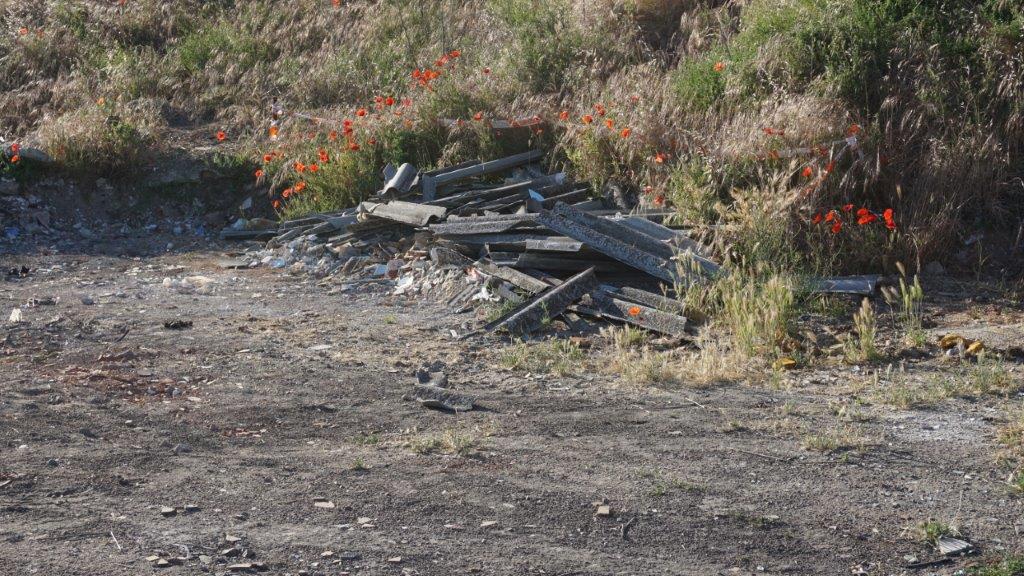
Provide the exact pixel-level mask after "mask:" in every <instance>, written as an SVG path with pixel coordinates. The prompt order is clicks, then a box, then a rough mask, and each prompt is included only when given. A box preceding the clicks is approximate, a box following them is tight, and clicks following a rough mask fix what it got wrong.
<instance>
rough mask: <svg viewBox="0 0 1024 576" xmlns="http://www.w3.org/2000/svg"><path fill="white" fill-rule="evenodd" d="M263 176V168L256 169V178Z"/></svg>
mask: <svg viewBox="0 0 1024 576" xmlns="http://www.w3.org/2000/svg"><path fill="white" fill-rule="evenodd" d="M260 178H263V170H256V179H257V180H259V179H260Z"/></svg>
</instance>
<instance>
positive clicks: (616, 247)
mask: <svg viewBox="0 0 1024 576" xmlns="http://www.w3.org/2000/svg"><path fill="white" fill-rule="evenodd" d="M537 221H538V222H540V223H541V224H543V225H544V226H547V227H548V228H550V229H551V230H553V231H555V232H558V233H560V234H563V235H565V236H568V237H570V238H573V239H575V240H579V241H580V242H583V243H584V244H586V245H587V246H589V247H590V248H592V249H594V250H596V251H598V252H600V253H602V254H605V255H607V256H609V257H611V258H614V259H615V260H618V261H619V262H622V263H623V264H626V265H627V266H631V267H633V268H636V269H637V270H641V271H643V272H646V273H648V274H650V275H651V276H654V277H655V278H658V279H661V280H664V281H666V282H672V283H675V282H679V281H680V280H681V278H680V277H679V274H678V273H677V272H676V270H675V263H674V262H672V261H671V260H668V259H666V258H663V257H661V256H657V255H654V254H651V253H649V252H645V251H643V250H641V249H639V248H637V247H635V246H631V245H629V244H627V243H625V242H623V241H622V240H618V239H616V238H612V237H611V236H608V235H606V234H602V233H600V232H598V231H597V230H594V229H593V228H591V227H589V226H586V225H584V224H580V223H578V222H574V221H572V220H569V219H567V218H565V217H563V216H560V215H558V214H555V213H554V212H551V211H548V210H541V211H540V212H538V213H537Z"/></svg>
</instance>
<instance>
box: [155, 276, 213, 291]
mask: <svg viewBox="0 0 1024 576" xmlns="http://www.w3.org/2000/svg"><path fill="white" fill-rule="evenodd" d="M214 284H215V282H214V280H213V278H209V277H207V276H186V277H184V278H181V279H175V278H164V281H163V286H164V288H170V289H172V290H175V291H177V292H179V293H181V294H193V293H194V294H202V295H209V294H213V291H214Z"/></svg>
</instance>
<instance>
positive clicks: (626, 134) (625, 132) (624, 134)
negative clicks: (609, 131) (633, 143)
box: [619, 128, 633, 138]
mask: <svg viewBox="0 0 1024 576" xmlns="http://www.w3.org/2000/svg"><path fill="white" fill-rule="evenodd" d="M632 133H633V130H632V129H630V128H623V129H622V132H619V136H622V137H623V138H629V135H630V134H632Z"/></svg>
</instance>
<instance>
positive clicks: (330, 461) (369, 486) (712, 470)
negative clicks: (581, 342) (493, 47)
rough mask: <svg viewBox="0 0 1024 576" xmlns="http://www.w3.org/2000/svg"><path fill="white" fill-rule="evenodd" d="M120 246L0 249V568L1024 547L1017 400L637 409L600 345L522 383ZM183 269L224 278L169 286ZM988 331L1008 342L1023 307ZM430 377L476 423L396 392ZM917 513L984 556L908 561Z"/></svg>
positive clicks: (475, 568)
mask: <svg viewBox="0 0 1024 576" xmlns="http://www.w3.org/2000/svg"><path fill="white" fill-rule="evenodd" d="M143 241H145V242H148V243H149V245H151V246H163V245H164V244H166V242H167V239H163V238H159V237H158V238H149V239H136V240H133V242H143ZM119 242H120V243H121V244H123V242H121V241H118V242H104V241H97V242H96V243H94V244H92V245H89V246H86V247H85V248H84V249H83V250H79V251H69V250H64V251H61V252H59V253H54V252H53V251H47V250H31V251H28V252H26V253H22V254H12V253H6V254H2V253H0V266H2V269H3V270H4V271H8V270H9V269H10V268H14V267H21V266H27V267H28V268H29V269H30V272H29V273H28V275H27V276H26V277H23V278H19V277H8V278H7V279H6V280H0V307H2V310H0V312H2V314H3V318H0V322H2V323H3V324H2V326H3V334H4V338H5V340H4V341H3V342H2V343H0V381H2V382H3V385H2V387H0V451H2V460H0V574H11V575H15V574H41V575H47V576H61V575H71V574H81V575H96V574H104V575H111V576H113V575H137V574H151V573H162V574H202V573H213V574H224V573H228V572H229V570H232V571H240V572H246V571H249V572H256V571H263V572H264V573H267V574H323V575H339V574H350V573H351V574H396V575H398V574H409V575H412V574H422V575H428V574H438V575H440V574H502V575H505V574H507V575H513V574H514V575H522V574H547V575H563V576H567V575H570V574H572V575H610V574H624V575H625V574H629V575H635V574H665V575H691V574H692V575H712V574H730V575H731V574H738V575H746V574H822V575H837V574H872V575H875V574H878V575H888V574H954V573H956V572H957V571H958V570H963V569H965V568H969V567H970V566H972V565H976V564H978V563H982V562H987V561H989V560H993V559H998V558H1001V557H1003V556H1005V555H1008V554H1021V553H1024V538H1022V534H1021V531H1022V530H1024V499H1022V498H1021V497H1020V496H1019V495H1017V494H1015V493H1014V492H1013V491H1012V490H1011V488H1010V487H1009V486H1008V484H1007V479H1008V468H1007V467H1006V465H1005V464H1004V463H1001V462H1000V461H999V459H998V455H999V454H1000V452H1001V451H1002V450H1003V447H1002V446H1001V444H1000V443H999V442H998V439H997V436H998V429H999V428H1000V427H1001V426H1004V425H1006V424H1007V422H1009V421H1010V420H1011V419H1012V418H1014V417H1015V414H1016V413H1017V411H1019V410H1020V409H1021V396H1020V395H1019V394H1012V395H1010V396H1008V397H1007V396H1006V395H1002V396H1001V395H985V396H978V397H967V398H964V397H956V398H948V399H944V400H943V401H941V402H938V403H936V404H934V405H932V406H929V407H927V408H916V409H900V408H898V407H893V406H889V405H885V404H883V403H868V402H852V401H851V398H853V397H854V396H858V397H866V396H867V395H866V394H865V393H864V388H863V387H865V386H873V387H875V388H877V389H878V391H879V392H884V391H885V390H884V388H885V386H886V383H885V382H884V381H883V382H881V383H878V382H875V383H872V376H870V375H869V369H868V368H864V367H849V366H834V367H823V368H818V369H814V370H801V371H795V372H791V373H787V374H786V375H785V377H784V381H782V382H778V381H775V380H773V379H772V378H770V376H769V375H765V377H764V378H763V379H761V380H760V381H759V380H758V379H754V381H750V382H742V383H740V382H737V383H732V384H722V385H717V386H711V387H708V386H687V385H686V383H685V381H684V383H683V385H677V386H667V387H666V386H653V387H633V386H627V385H624V384H623V383H622V382H620V381H619V378H618V377H617V376H615V375H614V374H611V373H609V372H608V371H607V370H602V369H601V365H602V364H605V363H606V362H605V361H604V360H603V359H602V358H603V356H602V354H607V353H608V352H607V351H606V350H604V348H603V345H602V344H600V343H599V342H595V345H594V350H591V351H590V354H591V355H592V362H593V363H592V364H589V366H591V368H587V369H583V370H581V371H579V372H578V373H577V374H575V375H568V376H555V375H551V374H531V373H527V372H524V371H516V370H510V369H505V368H503V367H502V366H501V364H500V362H499V360H500V356H501V354H502V351H503V350H505V349H507V348H508V347H509V346H510V344H509V343H508V342H507V340H505V341H503V340H502V339H500V338H494V339H490V340H488V339H480V338H478V339H470V340H467V341H464V342H460V341H457V340H455V339H454V338H453V337H452V335H451V330H452V329H455V330H457V331H460V332H464V331H465V325H466V323H467V322H469V321H470V320H471V318H470V317H469V316H467V315H455V314H453V313H452V312H450V311H448V310H446V309H445V308H444V307H443V306H442V305H441V304H439V303H438V302H436V301H432V300H430V299H429V298H423V297H420V298H410V297H406V296H391V295H389V294H388V293H387V291H386V290H385V289H383V288H375V287H374V286H373V285H372V284H370V285H366V286H362V287H356V288H354V289H352V290H343V289H342V288H341V287H340V286H339V285H338V284H337V283H334V282H330V281H329V282H317V281H316V280H314V279H310V278H308V277H295V276H290V275H288V274H286V273H284V272H282V271H274V270H263V269H258V270H230V269H222V268H221V267H219V266H218V264H217V262H218V260H220V259H222V258H223V256H224V247H221V249H216V248H196V249H195V250H185V251H181V252H175V253H166V252H160V251H156V250H154V252H155V255H146V254H147V252H148V251H147V250H145V249H138V250H134V251H133V253H139V254H143V255H142V256H135V257H122V256H119V255H118V253H119V250H120V249H119V248H118V246H119V245H120V244H119ZM124 242H127V240H126V241H124ZM191 275H203V276H206V277H209V278H211V279H212V283H211V284H210V285H209V286H207V287H206V288H205V289H203V290H201V292H202V293H196V292H180V291H178V290H176V289H174V288H173V287H167V286H165V285H164V283H163V280H164V278H172V279H179V278H182V277H185V276H191ZM48 297H53V298H55V299H56V303H55V304H46V303H43V304H41V305H38V306H34V307H30V306H28V305H27V304H28V303H29V300H30V299H40V300H41V299H45V298H48ZM951 301H952V300H951ZM992 306H993V304H991V303H985V304H981V303H979V304H976V305H972V306H963V307H961V308H959V309H953V308H950V309H949V311H948V313H945V312H943V313H937V314H934V316H935V317H937V318H939V319H940V325H939V326H938V327H937V328H936V330H939V331H941V330H944V329H947V328H949V327H951V326H955V327H957V328H962V327H965V326H966V327H971V326H974V327H977V326H978V325H979V323H978V321H977V320H975V318H978V317H979V316H978V311H979V310H981V311H982V312H985V313H986V314H987V313H989V312H991V308H992ZM15 307H19V308H20V309H21V311H22V314H23V322H21V323H17V324H15V323H10V322H7V316H8V314H10V312H11V310H12V309H13V308H15ZM986 311H987V312H986ZM1000 314H1001V315H1000V316H998V322H999V327H1001V328H1005V329H1006V330H1010V332H1009V334H1010V335H1011V336H1010V338H1011V339H1012V338H1015V337H1016V336H1014V335H1015V334H1016V335H1019V334H1020V333H1021V332H1020V327H1021V326H1022V323H1021V322H1022V321H1021V318H1022V312H1021V308H1020V307H1019V306H1018V307H1016V308H1014V306H1013V305H1007V306H1002V307H1001V308H1000ZM986 317H991V315H989V316H986ZM171 320H187V321H191V322H192V327H191V328H185V329H179V330H172V329H168V328H165V326H164V323H165V322H166V321H171ZM972 323H973V324H972ZM986 326H987V325H986ZM1013 330H1018V331H1017V332H1014V331H1013ZM1004 332H1005V331H1004ZM432 361H442V362H444V363H446V365H447V368H448V372H449V374H450V376H451V382H452V385H453V387H454V388H456V389H457V390H459V391H460V392H463V393H466V394H469V395H472V396H473V397H475V398H476V400H477V401H478V403H479V404H480V405H481V406H482V407H483V409H479V410H474V411H472V412H468V413H462V414H457V415H456V414H449V413H443V412H438V411H433V410H429V409H425V408H423V407H421V406H420V405H419V404H418V403H417V402H416V401H414V400H412V399H410V397H409V393H410V390H411V387H412V384H413V382H414V381H415V379H414V377H413V372H414V371H415V369H416V368H417V367H418V366H420V365H421V364H423V363H425V362H432ZM929 366H931V367H929V368H921V370H932V371H934V370H940V371H941V370H944V369H946V368H942V367H938V368H936V367H934V366H932V365H931V364H929ZM914 369H916V368H914ZM949 370H952V368H949ZM1007 370H1008V371H1009V373H1010V374H1011V375H1012V377H1014V378H1020V377H1021V375H1020V367H1019V365H1017V364H1012V363H1011V364H1009V365H1008V368H1007ZM684 380H685V375H684ZM602 503H606V505H607V506H608V507H609V510H608V515H600V514H598V512H599V511H601V512H603V510H599V505H600V504H602ZM171 509H173V510H171ZM929 519H933V520H936V521H940V522H943V523H946V524H950V525H953V526H956V527H957V528H958V529H959V532H960V534H961V535H962V537H963V538H964V539H966V540H969V541H970V542H972V543H973V544H975V545H976V546H977V547H978V548H979V549H980V553H979V554H976V555H973V556H968V557H966V558H957V559H953V560H951V561H949V562H948V563H946V564H942V565H937V566H934V567H929V568H917V569H915V568H908V567H907V565H908V564H911V563H914V562H927V561H929V560H935V559H938V558H939V555H938V554H937V552H935V551H933V550H932V549H931V548H930V547H929V546H928V545H927V544H925V543H924V542H923V541H922V539H921V538H920V537H919V536H918V535H917V534H916V531H917V530H916V529H917V527H918V526H919V524H921V523H922V522H925V521H928V520H929ZM163 563H166V564H167V566H166V567H161V566H158V564H163ZM229 567H232V568H229Z"/></svg>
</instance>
